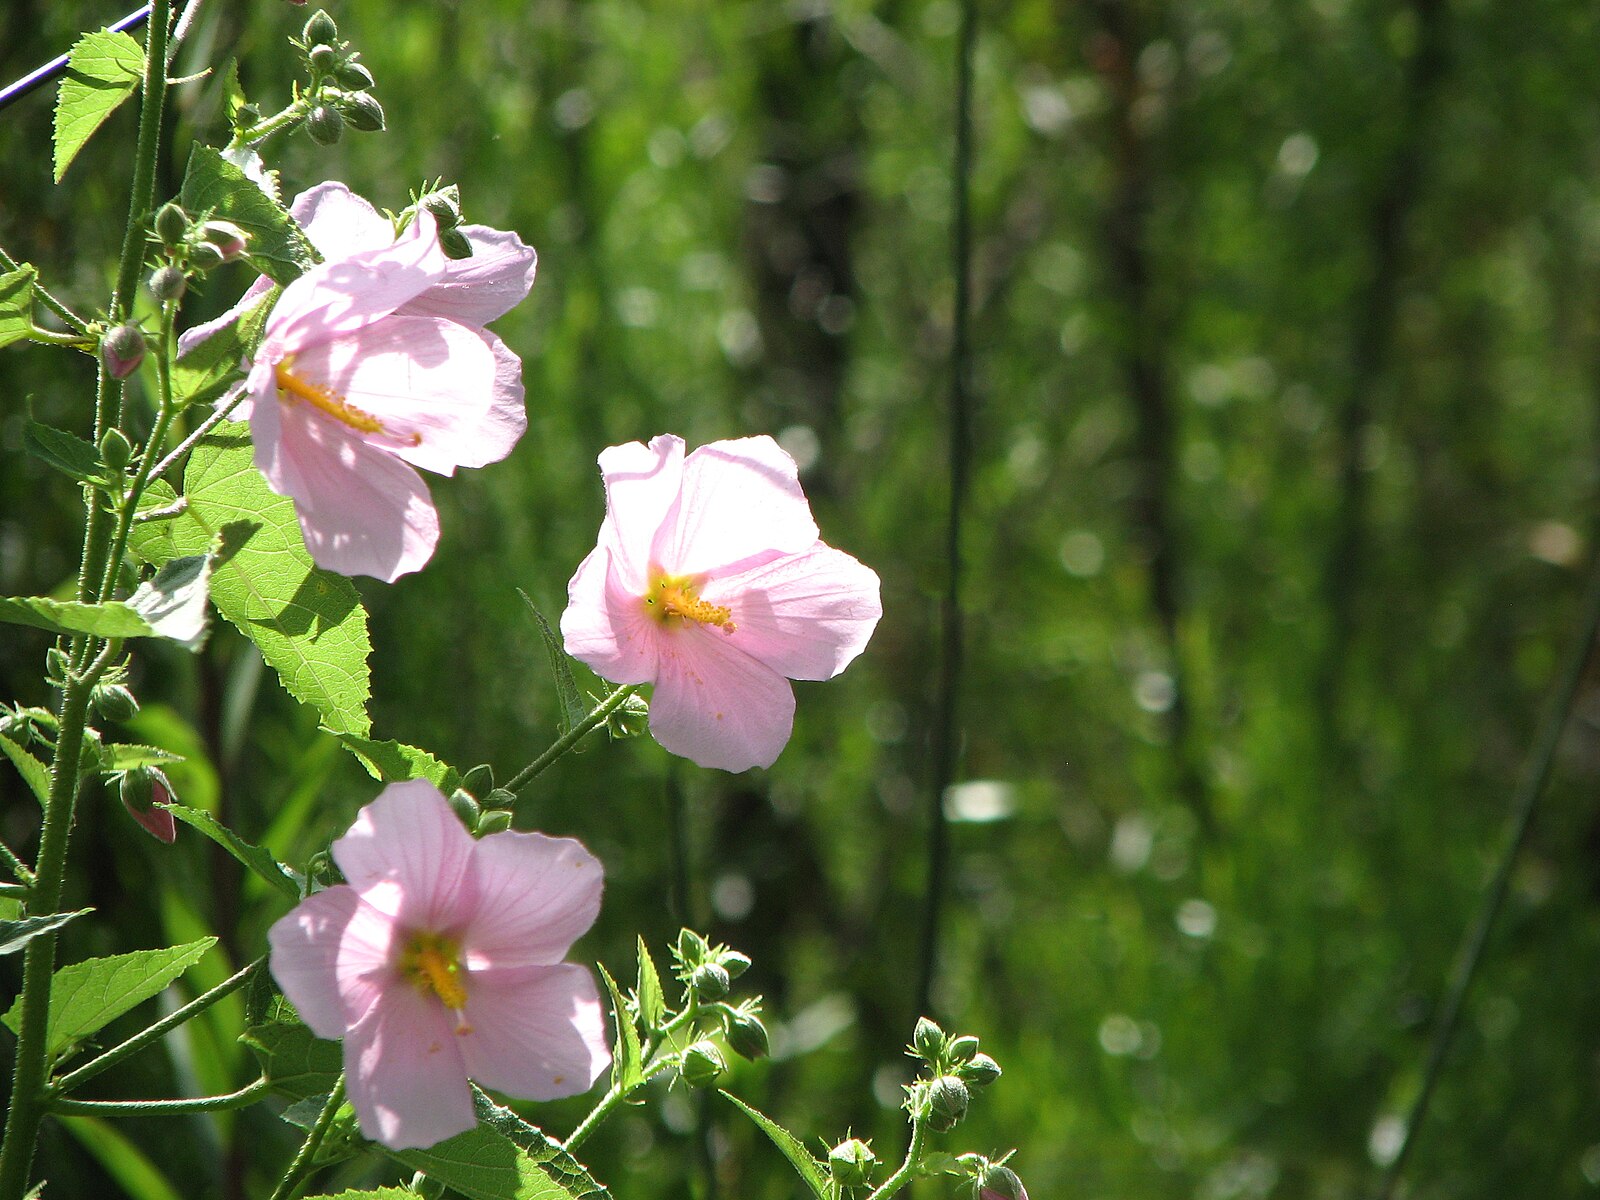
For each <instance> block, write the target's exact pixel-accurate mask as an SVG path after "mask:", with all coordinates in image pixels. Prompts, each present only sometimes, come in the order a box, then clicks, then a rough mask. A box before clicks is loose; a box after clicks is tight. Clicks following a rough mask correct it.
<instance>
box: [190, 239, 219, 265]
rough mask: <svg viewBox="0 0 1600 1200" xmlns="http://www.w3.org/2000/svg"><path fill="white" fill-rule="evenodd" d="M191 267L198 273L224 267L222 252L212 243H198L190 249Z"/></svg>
mask: <svg viewBox="0 0 1600 1200" xmlns="http://www.w3.org/2000/svg"><path fill="white" fill-rule="evenodd" d="M189 265H190V266H191V267H193V268H194V269H195V270H196V271H210V270H212V269H214V268H216V267H220V266H221V265H222V251H221V250H219V249H218V248H217V247H216V246H213V245H212V244H211V243H210V242H197V243H196V244H195V245H194V246H192V247H190V249H189Z"/></svg>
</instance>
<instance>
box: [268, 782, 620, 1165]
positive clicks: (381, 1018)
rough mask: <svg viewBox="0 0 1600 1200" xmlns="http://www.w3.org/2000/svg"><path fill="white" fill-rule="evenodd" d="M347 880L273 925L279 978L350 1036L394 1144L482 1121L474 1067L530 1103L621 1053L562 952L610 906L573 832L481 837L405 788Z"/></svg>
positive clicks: (426, 792)
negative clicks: (472, 1084) (612, 1047)
mask: <svg viewBox="0 0 1600 1200" xmlns="http://www.w3.org/2000/svg"><path fill="white" fill-rule="evenodd" d="M333 858H334V861H335V862H336V863H338V864H339V869H340V870H341V871H343V872H344V875H345V878H346V879H347V880H349V882H348V883H347V884H339V885H337V886H335V887H331V888H328V889H327V890H326V891H321V892H317V893H315V894H314V895H311V896H308V897H307V898H306V899H304V900H302V901H301V902H300V904H299V905H298V906H297V907H296V908H295V909H294V911H293V912H291V913H289V915H288V916H286V917H284V918H283V919H282V920H280V921H278V922H277V923H276V924H274V925H273V926H272V929H271V930H270V931H269V933H268V939H269V940H270V942H271V943H272V974H273V977H274V978H276V979H277V981H278V985H279V986H280V987H281V988H282V989H283V993H284V995H286V996H288V997H289V999H290V1000H291V1001H292V1002H293V1003H294V1006H295V1008H296V1009H298V1010H299V1012H300V1016H301V1017H302V1018H303V1019H304V1020H305V1022H306V1024H307V1025H309V1026H311V1029H312V1032H314V1033H315V1034H316V1035H317V1036H318V1037H324V1038H341V1037H342V1038H344V1067H345V1077H346V1080H347V1082H348V1086H349V1093H350V1100H351V1103H352V1104H354V1106H355V1110H356V1116H357V1118H358V1119H359V1120H360V1122H361V1131H362V1133H363V1134H365V1135H366V1136H367V1137H369V1138H371V1139H373V1140H374V1141H377V1142H381V1143H382V1144H383V1145H385V1146H387V1147H389V1148H390V1149H391V1150H403V1149H407V1148H409V1147H416V1146H431V1145H433V1144H434V1143H435V1142H439V1141H442V1140H444V1139H445V1138H447V1137H452V1136H454V1135H455V1134H458V1133H462V1132H464V1131H465V1130H468V1129H471V1128H472V1127H473V1125H474V1123H475V1120H474V1116H473V1111H472V1095H471V1091H470V1089H469V1088H468V1086H467V1079H468V1078H469V1077H470V1078H472V1079H475V1080H477V1081H478V1083H480V1084H482V1085H483V1086H484V1087H490V1088H494V1089H496V1090H497V1091H501V1092H505V1093H507V1094H508V1095H512V1096H519V1097H523V1098H525V1099H532V1100H553V1099H556V1098H557V1097H560V1096H573V1095H576V1094H578V1093H579V1092H583V1091H587V1090H588V1089H589V1088H590V1087H591V1086H592V1085H593V1083H594V1081H595V1080H596V1079H598V1078H599V1077H600V1073H601V1072H602V1071H604V1070H605V1068H606V1066H607V1064H608V1063H609V1062H610V1061H611V1055H610V1051H609V1050H608V1049H607V1045H606V1027H605V1017H604V1015H603V1013H602V1011H601V1008H600V999H599V996H598V995H597V994H596V992H595V985H594V979H593V978H592V977H591V976H590V974H589V972H588V970H587V969H585V968H584V967H581V966H578V965H576V964H574V963H565V962H562V961H561V960H562V958H563V957H564V956H565V955H566V953H567V949H568V947H570V946H571V945H572V942H573V941H574V939H576V938H577V937H578V936H579V935H580V934H582V933H583V932H584V931H585V930H586V929H588V928H589V926H590V925H591V924H593V923H594V919H595V915H596V914H597V913H598V912H599V910H600V863H599V861H598V860H597V859H595V857H594V856H593V855H591V854H590V853H589V852H588V851H587V850H585V849H584V848H583V847H582V846H581V845H579V844H578V843H577V842H575V841H573V840H571V839H570V838H551V837H546V836H544V835H543V834H540V833H516V832H509V831H508V832H505V833H494V834H490V835H489V836H487V837H485V838H483V839H482V840H481V841H474V840H473V838H472V836H471V835H470V834H468V833H467V831H466V829H464V828H463V827H462V825H461V823H460V821H458V820H457V819H456V817H455V814H454V813H453V812H451V810H450V805H449V804H448V803H447V802H446V801H445V798H444V797H443V796H442V795H440V793H439V790H438V789H437V788H435V787H434V786H433V785H432V784H430V783H428V782H426V781H425V780H412V781H411V782H409V783H393V784H390V785H389V786H388V787H386V788H384V790H383V792H382V794H381V795H380V796H379V797H378V798H377V799H376V800H375V801H373V802H372V803H371V804H369V805H367V806H366V807H365V808H364V809H362V810H361V813H360V814H359V815H358V816H357V817H356V822H355V824H354V825H352V826H351V827H350V831H349V832H348V833H346V834H345V835H344V837H342V838H340V839H339V840H338V841H336V842H334V844H333Z"/></svg>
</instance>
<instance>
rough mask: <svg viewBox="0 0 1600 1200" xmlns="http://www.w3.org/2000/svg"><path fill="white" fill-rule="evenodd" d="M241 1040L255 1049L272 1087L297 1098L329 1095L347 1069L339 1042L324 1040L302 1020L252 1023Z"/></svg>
mask: <svg viewBox="0 0 1600 1200" xmlns="http://www.w3.org/2000/svg"><path fill="white" fill-rule="evenodd" d="M241 1040H242V1041H243V1042H244V1044H245V1045H247V1046H249V1047H250V1049H251V1050H253V1051H255V1055H256V1058H257V1059H258V1060H259V1061H260V1063H261V1073H262V1074H263V1075H265V1076H266V1078H267V1080H268V1082H269V1083H271V1085H272V1090H273V1091H275V1092H279V1093H281V1094H282V1095H285V1096H289V1097H292V1098H293V1099H296V1100H304V1099H306V1098H307V1097H308V1096H326V1095H327V1094H328V1093H329V1092H331V1091H333V1087H334V1084H336V1083H337V1082H338V1081H339V1072H340V1071H342V1070H344V1052H343V1051H342V1050H341V1049H340V1047H339V1043H338V1042H329V1041H324V1040H323V1039H322V1038H319V1037H318V1036H317V1035H316V1034H314V1033H312V1032H311V1030H310V1029H308V1028H307V1027H306V1026H305V1025H302V1024H301V1023H300V1022H298V1021H293V1022H290V1021H272V1022H270V1023H268V1024H265V1025H252V1026H251V1027H250V1028H249V1029H247V1030H245V1033H244V1037H243V1038H242V1039H241Z"/></svg>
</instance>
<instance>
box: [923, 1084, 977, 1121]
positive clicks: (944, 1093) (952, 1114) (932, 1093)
mask: <svg viewBox="0 0 1600 1200" xmlns="http://www.w3.org/2000/svg"><path fill="white" fill-rule="evenodd" d="M969 1099H970V1096H969V1094H968V1092H967V1085H966V1084H964V1083H962V1082H961V1080H959V1079H957V1078H956V1077H955V1076H954V1075H941V1076H939V1078H937V1079H935V1080H934V1081H933V1084H932V1085H931V1086H930V1087H929V1088H928V1124H929V1125H931V1126H932V1127H933V1128H934V1129H937V1130H939V1131H940V1132H943V1131H944V1130H946V1129H953V1128H955V1125H956V1122H957V1121H959V1120H961V1118H962V1117H964V1116H966V1115H967V1102H968V1100H969Z"/></svg>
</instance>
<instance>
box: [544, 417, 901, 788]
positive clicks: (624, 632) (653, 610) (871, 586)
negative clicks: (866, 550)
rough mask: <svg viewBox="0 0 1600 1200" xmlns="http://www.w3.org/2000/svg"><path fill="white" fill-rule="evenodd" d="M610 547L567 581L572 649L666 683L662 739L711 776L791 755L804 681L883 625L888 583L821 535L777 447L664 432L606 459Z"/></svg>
mask: <svg viewBox="0 0 1600 1200" xmlns="http://www.w3.org/2000/svg"><path fill="white" fill-rule="evenodd" d="M600 473H601V475H602V476H603V477H604V479H605V486H606V516H605V521H604V522H603V523H602V524H601V526H600V541H599V544H598V545H597V546H596V547H595V549H594V552H593V553H592V554H590V555H589V557H588V558H586V559H584V560H583V563H582V565H580V566H579V567H578V572H577V574H576V575H574V576H573V577H572V582H571V583H570V584H568V585H567V595H568V604H567V610H566V612H564V613H563V614H562V616H561V632H562V635H563V637H564V638H565V641H566V647H567V652H568V653H569V654H571V655H572V656H573V657H574V658H577V659H578V660H580V661H581V662H585V663H587V664H589V666H590V667H592V668H594V670H595V672H596V673H598V674H599V675H601V676H603V677H604V678H606V679H609V680H611V681H612V682H613V683H652V684H654V685H655V691H654V694H653V696H652V698H651V701H650V732H651V733H652V734H654V735H655V739H656V741H658V742H660V743H661V744H662V745H663V746H665V747H666V748H667V749H668V750H670V751H672V752H673V753H674V754H681V755H683V756H684V757H685V758H689V759H692V760H693V761H694V762H696V763H698V764H700V765H701V766H702V767H720V768H721V769H723V770H725V771H743V770H746V769H747V768H749V767H768V766H771V765H772V763H773V762H774V761H775V760H776V759H777V757H778V754H779V752H780V751H781V750H782V749H783V747H784V743H786V742H787V741H788V740H789V733H790V731H791V729H792V727H793V725H794V689H793V688H791V687H790V686H789V682H788V681H789V680H790V679H831V678H833V676H835V675H837V674H838V673H839V672H840V671H842V670H844V669H845V667H846V666H847V665H848V664H849V663H850V661H851V660H852V659H854V658H855V657H856V655H858V654H860V653H861V651H862V650H863V649H865V648H866V644H867V639H868V638H870V637H871V636H872V630H873V627H874V626H876V625H877V623H878V618H879V617H880V616H882V615H883V607H882V605H881V604H880V603H879V601H878V576H877V575H876V574H875V573H874V572H873V571H872V570H871V569H869V568H867V567H864V566H862V565H861V564H860V563H859V562H857V561H856V560H855V559H853V558H851V557H850V556H849V555H848V554H845V553H843V552H842V551H839V550H834V549H832V548H831V547H829V546H825V545H823V544H822V543H821V542H820V541H818V540H817V525H816V522H815V521H813V520H812V519H811V507H810V505H808V504H807V503H806V498H805V494H804V493H803V492H802V491H801V490H800V480H799V475H798V471H797V470H796V468H795V464H794V460H793V459H792V458H790V457H789V456H788V455H787V454H785V453H784V452H783V451H782V450H781V449H780V448H779V447H778V444H777V443H776V442H774V441H773V440H772V439H771V438H770V437H766V436H762V437H753V438H740V439H738V440H735V441H727V442H712V443H710V444H708V445H705V446H701V447H700V448H699V449H698V450H696V451H695V452H694V453H693V454H691V455H689V456H688V458H685V457H684V454H683V439H682V438H679V437H675V436H673V435H671V434H663V435H662V436H660V437H657V438H654V439H652V440H651V442H650V444H649V445H648V446H644V445H641V444H640V443H638V442H629V443H628V444H627V445H625V446H612V447H610V448H609V449H607V450H606V451H605V452H604V453H602V454H601V455H600Z"/></svg>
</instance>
